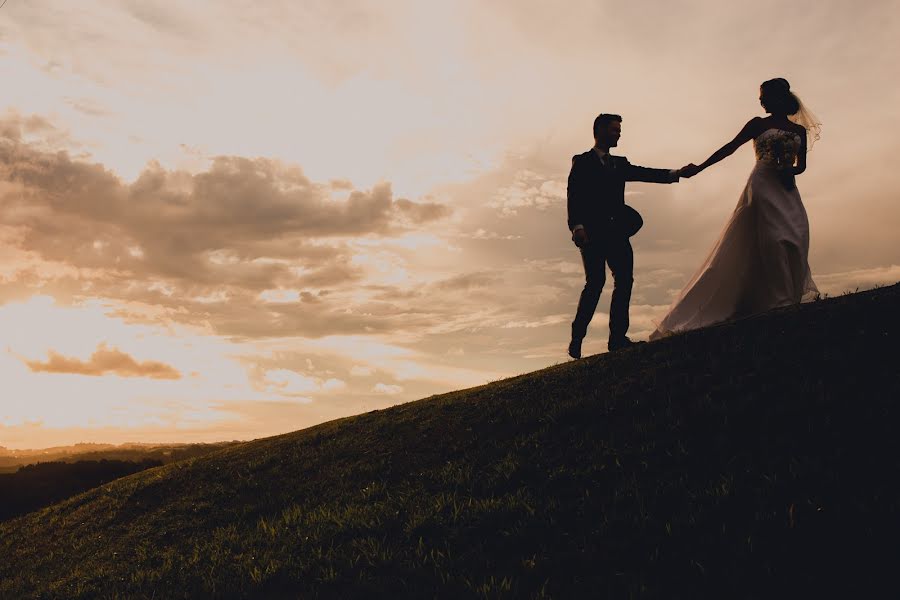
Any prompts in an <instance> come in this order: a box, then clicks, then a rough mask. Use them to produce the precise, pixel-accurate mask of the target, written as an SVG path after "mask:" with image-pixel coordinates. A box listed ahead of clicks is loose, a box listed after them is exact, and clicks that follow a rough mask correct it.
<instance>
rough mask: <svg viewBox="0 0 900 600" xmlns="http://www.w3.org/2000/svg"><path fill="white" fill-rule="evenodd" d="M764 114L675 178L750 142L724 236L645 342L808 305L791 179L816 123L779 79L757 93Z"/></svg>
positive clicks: (801, 221)
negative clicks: (744, 176) (749, 158)
mask: <svg viewBox="0 0 900 600" xmlns="http://www.w3.org/2000/svg"><path fill="white" fill-rule="evenodd" d="M759 102H760V104H761V105H762V107H763V109H764V110H765V111H766V112H767V113H769V116H767V117H755V118H753V119H751V120H750V121H749V122H748V123H747V124H746V125H745V126H744V128H743V129H741V131H740V133H738V134H737V136H736V137H735V138H734V139H733V140H731V141H730V142H728V143H727V144H725V145H724V146H722V147H721V148H720V149H718V150H717V151H715V152H714V153H713V154H712V156H710V157H709V158H708V159H706V161H705V162H703V164H701V165H700V166H698V167H692V168H691V167H686V168H685V169H684V170H682V177H691V176H693V175H694V174H696V173H699V172H700V171H702V170H704V169H706V168H707V167H709V166H711V165H714V164H716V163H717V162H719V161H720V160H722V159H723V158H725V157H726V156H730V155H731V154H732V153H734V151H735V150H737V149H738V148H739V147H741V146H742V145H744V144H745V143H747V142H749V141H750V140H753V147H754V150H755V151H756V166H755V167H754V168H753V171H752V172H751V173H750V178H749V179H748V180H747V185H746V187H745V188H744V192H743V193H742V194H741V197H740V199H739V200H738V204H737V207H736V208H735V209H734V213H733V214H732V215H731V218H730V219H729V221H728V223H727V224H726V225H725V229H724V230H723V231H722V233H721V235H719V239H718V240H717V241H716V243H715V245H714V246H713V248H712V250H711V251H710V253H709V256H707V258H706V260H705V261H704V262H703V265H702V266H701V267H700V269H699V270H698V271H697V272H696V273H695V274H694V276H693V277H691V279H690V281H689V282H688V284H687V285H686V286H685V287H684V289H683V290H682V291H681V293H679V294H678V296H677V298H676V299H675V302H674V303H673V304H672V306H671V307H670V308H669V312H668V313H667V314H666V316H665V317H664V318H663V319H662V321H660V323H659V326H658V327H657V329H656V331H654V332H653V333H652V334H651V335H650V339H651V340H653V339H657V338H660V337H663V336H665V335H669V334H672V333H677V332H680V331H685V330H688V329H697V328H698V327H704V326H706V325H711V324H713V323H719V322H721V321H727V320H729V319H733V318H736V317H741V316H744V315H748V314H753V313H758V312H763V311H766V310H769V309H772V308H776V307H779V306H788V305H791V304H797V303H799V302H801V301H803V300H807V299H812V298H814V297H815V295H816V294H817V293H818V290H817V289H816V285H815V283H814V282H813V280H812V275H811V273H810V270H809V263H808V262H807V257H808V255H809V221H808V219H807V217H806V209H805V208H804V207H803V202H802V201H801V200H800V192H799V191H798V190H797V185H796V182H795V178H796V176H797V175H800V174H801V173H803V172H804V171H805V170H806V152H807V146H808V143H809V144H811V143H812V142H814V141H815V140H817V139H818V137H819V129H820V124H819V123H818V122H817V121H816V119H815V117H813V116H812V114H811V113H810V112H809V111H808V110H806V109H805V108H804V106H803V104H802V103H801V102H800V100H799V98H797V96H796V95H795V94H794V93H793V92H791V86H790V84H789V83H788V82H787V80H785V79H781V78H778V79H770V80H769V81H766V82H765V83H763V84H762V85H761V86H760V88H759Z"/></svg>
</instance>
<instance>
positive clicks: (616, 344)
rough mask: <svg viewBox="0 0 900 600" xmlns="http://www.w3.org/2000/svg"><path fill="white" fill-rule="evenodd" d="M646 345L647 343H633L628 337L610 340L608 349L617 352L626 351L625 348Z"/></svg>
mask: <svg viewBox="0 0 900 600" xmlns="http://www.w3.org/2000/svg"><path fill="white" fill-rule="evenodd" d="M646 343H647V342H632V341H631V340H630V339H628V338H627V337H620V338H615V339H611V340H609V343H608V344H607V345H606V347H607V348H609V351H610V352H615V351H616V350H624V349H625V348H631V347H632V346H639V345H641V344H646Z"/></svg>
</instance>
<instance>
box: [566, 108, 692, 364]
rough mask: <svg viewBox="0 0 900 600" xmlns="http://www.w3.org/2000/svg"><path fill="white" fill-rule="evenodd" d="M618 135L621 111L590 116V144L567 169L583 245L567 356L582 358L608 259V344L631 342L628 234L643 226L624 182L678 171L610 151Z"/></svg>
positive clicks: (574, 226)
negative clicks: (631, 160)
mask: <svg viewBox="0 0 900 600" xmlns="http://www.w3.org/2000/svg"><path fill="white" fill-rule="evenodd" d="M621 135H622V117H621V116H619V115H610V114H601V115H600V116H598V117H597V118H596V119H594V142H595V143H594V147H593V148H591V149H590V150H588V151H587V152H585V153H583V154H578V155H576V156H573V157H572V170H571V171H570V172H569V187H568V208H569V231H571V232H572V241H573V242H575V245H576V246H578V248H579V249H580V250H581V262H582V263H583V264H584V278H585V284H584V289H583V290H582V291H581V298H580V299H579V300H578V310H577V312H576V314H575V320H574V321H572V341H571V342H569V356H571V357H572V358H581V341H582V340H583V339H584V336H585V334H586V333H587V327H588V323H590V322H591V318H592V317H593V316H594V310H595V309H596V308H597V302H598V301H599V300H600V292H601V291H603V284H604V283H606V265H609V270H610V271H611V272H612V275H613V280H614V282H615V284H614V287H613V293H612V301H611V304H610V308H609V344H608V347H609V349H610V350H611V351H612V350H620V349H622V348H627V347H629V346H632V345H634V344H635V342H632V341H631V340H630V339H628V338H627V337H626V336H625V333H626V332H627V331H628V304H629V302H630V301H631V285H632V282H633V280H634V279H633V277H634V254H633V252H632V249H631V242H630V241H629V240H628V238H629V237H630V236H632V235H634V234H635V233H636V232H637V230H638V229H639V228H640V227H641V224H642V221H641V218H640V215H638V213H637V211H634V210H633V209H631V208H630V207H628V206H626V205H625V182H626V181H646V182H650V183H674V182H676V181H678V178H679V174H680V171H678V170H674V169H673V170H668V169H647V168H645V167H638V166H635V165H632V164H631V163H629V162H628V159H627V158H625V157H624V156H613V155H611V154H610V153H609V149H610V148H614V147H615V146H616V145H618V142H619V137H620V136H621Z"/></svg>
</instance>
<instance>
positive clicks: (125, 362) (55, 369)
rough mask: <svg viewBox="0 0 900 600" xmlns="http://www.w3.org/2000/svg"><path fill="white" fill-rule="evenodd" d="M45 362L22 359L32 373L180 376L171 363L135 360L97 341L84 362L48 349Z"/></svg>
mask: <svg viewBox="0 0 900 600" xmlns="http://www.w3.org/2000/svg"><path fill="white" fill-rule="evenodd" d="M48 354H49V358H48V360H47V362H39V361H25V364H27V365H28V368H29V369H31V370H32V372H35V373H72V374H76V375H91V376H94V377H97V376H101V375H108V374H112V375H118V376H119V377H149V378H151V379H181V373H179V372H178V371H177V370H176V369H174V368H172V367H171V366H169V365H167V364H164V363H161V362H156V361H146V362H141V363H139V362H137V361H136V360H134V358H132V357H131V356H129V355H128V354H125V353H124V352H122V351H121V350H118V349H117V348H107V347H106V344H100V346H99V347H98V348H97V350H96V351H95V352H94V353H93V354H92V355H91V358H90V359H89V360H87V361H81V360H78V359H77V358H68V357H66V356H63V355H61V354H59V353H57V352H54V351H53V350H51V351H50V352H49V353H48Z"/></svg>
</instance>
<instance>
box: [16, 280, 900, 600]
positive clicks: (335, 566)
mask: <svg viewBox="0 0 900 600" xmlns="http://www.w3.org/2000/svg"><path fill="white" fill-rule="evenodd" d="M898 309H900V286H891V287H886V288H881V289H876V290H872V291H867V292H863V293H858V294H852V295H847V296H842V297H838V298H833V299H828V300H822V301H818V302H815V303H811V304H807V305H803V306H800V307H793V308H790V309H783V310H778V311H774V312H771V313H769V314H766V315H761V316H757V317H753V318H748V319H744V320H741V321H738V322H735V323H730V324H725V325H721V326H717V327H712V328H709V329H707V330H702V331H695V332H690V333H687V334H684V335H679V336H673V337H671V338H667V339H664V340H660V341H658V342H654V343H650V344H646V345H643V346H640V347H638V348H635V349H630V350H626V351H622V352H619V353H614V354H604V355H598V356H592V357H588V358H586V359H583V360H579V361H575V362H570V363H566V364H561V365H557V366H554V367H550V368H547V369H544V370H541V371H537V372H534V373H529V374H527V375H522V376H519V377H514V378H511V379H507V380H503V381H499V382H496V383H492V384H490V385H485V386H481V387H477V388H472V389H469V390H463V391H459V392H454V393H450V394H444V395H441V396H434V397H431V398H427V399H424V400H420V401H418V402H413V403H409V404H404V405H400V406H396V407H393V408H390V409H387V410H383V411H376V412H371V413H367V414H364V415H360V416H356V417H351V418H346V419H341V420H337V421H333V422H330V423H325V424H323V425H319V426H316V427H312V428H309V429H305V430H302V431H298V432H295V433H291V434H287V435H282V436H277V437H272V438H266V439H262V440H256V441H253V442H247V443H244V444H239V445H235V446H231V447H228V448H224V449H222V450H218V451H216V452H213V453H210V454H207V455H205V456H202V457H198V458H193V459H189V460H185V461H178V462H175V463H171V464H168V465H165V466H162V467H157V468H154V469H150V470H147V471H143V472H141V473H137V474H135V475H131V476H128V477H125V478H122V479H118V480H116V481H114V482H112V483H110V484H107V485H103V486H101V487H99V488H96V489H94V490H92V491H89V492H87V493H84V494H81V495H79V496H76V497H74V498H71V499H69V500H67V501H65V502H62V503H59V504H56V505H54V506H52V507H49V508H47V509H44V510H41V511H39V512H35V513H31V514H29V515H26V516H23V517H20V518H18V519H14V520H12V521H8V522H6V523H3V524H0V556H2V557H4V560H2V561H0V598H98V597H99V598H106V597H109V598H112V597H122V598H212V597H235V598H237V597H252V598H282V597H290V598H298V597H299V598H316V597H320V598H372V597H385V598H397V597H411V598H432V597H440V598H460V597H475V598H551V597H552V598H597V597H609V598H698V597H714V598H820V597H842V598H876V597H877V598H881V597H896V596H897V595H898V594H897V592H898V584H897V583H896V580H895V578H894V575H893V573H894V570H895V568H896V565H897V564H898V563H897V561H898V559H900V543H898V539H900V538H898V534H900V525H898V524H900V495H898V492H897V488H898V485H897V482H898V480H900V460H898V459H900V435H898V433H897V432H898V430H900V406H898V399H900V374H898V364H900V362H898V358H900V356H898V354H900V353H898V341H900V310H898ZM565 342H566V340H560V344H561V347H562V346H563V345H564V344H565Z"/></svg>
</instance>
